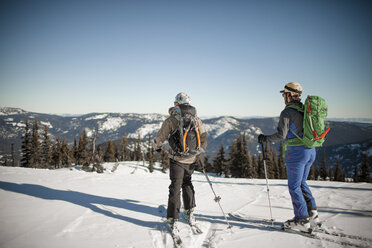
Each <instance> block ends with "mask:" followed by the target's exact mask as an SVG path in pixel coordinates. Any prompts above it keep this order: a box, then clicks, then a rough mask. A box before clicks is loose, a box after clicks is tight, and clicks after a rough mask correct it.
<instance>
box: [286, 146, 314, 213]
mask: <svg viewBox="0 0 372 248" xmlns="http://www.w3.org/2000/svg"><path fill="white" fill-rule="evenodd" d="M315 156H316V153H315V148H307V147H305V146H288V148H287V151H286V157H285V163H286V167H287V176H288V189H289V193H290V194H291V198H292V204H293V210H294V214H295V217H296V218H298V219H302V218H306V217H308V216H309V211H310V210H312V209H316V203H315V199H314V197H313V195H312V193H311V191H310V188H309V186H308V185H307V183H306V180H307V177H308V175H309V172H310V168H311V165H312V164H313V162H314V160H315Z"/></svg>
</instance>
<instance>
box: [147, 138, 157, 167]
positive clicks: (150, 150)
mask: <svg viewBox="0 0 372 248" xmlns="http://www.w3.org/2000/svg"><path fill="white" fill-rule="evenodd" d="M148 137H149V138H148V145H147V159H148V161H149V171H150V173H152V172H154V163H155V162H154V148H153V147H152V145H151V134H148Z"/></svg>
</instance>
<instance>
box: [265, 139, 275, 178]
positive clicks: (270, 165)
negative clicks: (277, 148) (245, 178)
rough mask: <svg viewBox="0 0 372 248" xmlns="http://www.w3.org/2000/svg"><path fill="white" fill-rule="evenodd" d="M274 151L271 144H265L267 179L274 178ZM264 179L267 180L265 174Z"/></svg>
mask: <svg viewBox="0 0 372 248" xmlns="http://www.w3.org/2000/svg"><path fill="white" fill-rule="evenodd" d="M272 150H273V149H272V146H271V145H269V142H265V158H264V159H265V162H266V173H267V178H273V152H272ZM262 156H263V155H262ZM262 166H263V165H262ZM264 173H265V168H264ZM264 178H265V174H264Z"/></svg>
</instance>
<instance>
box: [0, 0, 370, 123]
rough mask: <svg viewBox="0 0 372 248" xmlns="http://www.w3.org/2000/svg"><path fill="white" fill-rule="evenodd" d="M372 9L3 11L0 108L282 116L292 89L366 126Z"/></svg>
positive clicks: (127, 6)
mask: <svg viewBox="0 0 372 248" xmlns="http://www.w3.org/2000/svg"><path fill="white" fill-rule="evenodd" d="M371 13H372V2H371V1H360V0H348V1H344V0H319V1H301V0H294V1H279V0H272V1H265V0H259V1H248V0H246V1H234V0H230V1H228V0H226V1H218V0H213V1H203V0H195V1H193V0H187V1H186V0H184V1H180V0H179V1H177V0H172V1H142V0H133V1H118V0H107V1H104V0H102V1H78V0H63V1H62V0H61V1H57V0H52V1H50V0H47V1H35V0H24V1H18V0H9V1H4V0H2V1H1V2H0V106H8V107H20V108H23V109H25V110H28V111H35V112H42V113H82V114H84V113H90V112H122V113H128V112H132V113H133V112H135V113H163V114H166V113H167V110H168V107H170V106H171V105H172V103H173V99H174V96H175V95H176V94H177V93H178V92H181V91H185V92H188V93H189V94H190V95H191V100H192V104H193V105H195V106H196V107H197V108H198V112H199V115H201V116H213V115H217V116H220V115H232V116H254V115H260V116H278V115H279V113H280V111H281V110H282V109H283V107H284V105H283V99H282V97H281V95H280V93H279V91H280V90H281V89H282V88H283V86H284V84H285V83H286V82H289V81H297V82H300V83H301V84H302V86H303V88H304V93H303V94H304V97H305V96H306V95H308V94H312V95H320V96H323V97H324V98H326V99H327V101H328V105H329V117H368V118H372V45H371V44H372V15H371Z"/></svg>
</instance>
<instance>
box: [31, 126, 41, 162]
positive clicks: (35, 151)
mask: <svg viewBox="0 0 372 248" xmlns="http://www.w3.org/2000/svg"><path fill="white" fill-rule="evenodd" d="M30 164H31V167H33V168H39V167H40V166H41V155H40V140H39V125H38V123H37V120H35V121H34V125H33V127H32V139H31V156H30Z"/></svg>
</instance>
